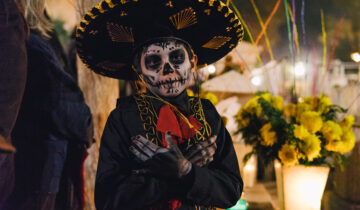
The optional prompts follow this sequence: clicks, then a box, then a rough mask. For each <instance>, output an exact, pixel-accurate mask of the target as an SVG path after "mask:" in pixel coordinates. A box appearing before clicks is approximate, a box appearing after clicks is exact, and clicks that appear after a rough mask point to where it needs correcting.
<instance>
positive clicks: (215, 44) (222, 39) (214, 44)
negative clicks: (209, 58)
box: [202, 36, 231, 50]
mask: <svg viewBox="0 0 360 210" xmlns="http://www.w3.org/2000/svg"><path fill="white" fill-rule="evenodd" d="M230 40H231V37H228V36H214V37H213V38H212V39H211V40H210V41H208V42H207V43H206V44H204V45H203V46H202V47H204V48H210V49H215V50H217V49H219V48H220V47H222V46H223V45H224V44H225V43H226V42H228V41H230Z"/></svg>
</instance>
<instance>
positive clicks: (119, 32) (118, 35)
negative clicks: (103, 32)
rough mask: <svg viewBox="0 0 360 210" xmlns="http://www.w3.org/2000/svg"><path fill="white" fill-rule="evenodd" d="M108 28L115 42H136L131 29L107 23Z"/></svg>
mask: <svg viewBox="0 0 360 210" xmlns="http://www.w3.org/2000/svg"><path fill="white" fill-rule="evenodd" d="M106 28H107V30H108V32H109V36H110V37H111V40H112V41H113V42H134V36H133V32H132V28H131V27H128V26H122V25H118V24H116V23H107V25H106Z"/></svg>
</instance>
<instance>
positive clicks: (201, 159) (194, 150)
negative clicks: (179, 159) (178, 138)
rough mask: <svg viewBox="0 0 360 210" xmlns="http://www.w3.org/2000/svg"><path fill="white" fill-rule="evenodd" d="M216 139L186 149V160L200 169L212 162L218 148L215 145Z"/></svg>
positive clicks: (212, 138)
mask: <svg viewBox="0 0 360 210" xmlns="http://www.w3.org/2000/svg"><path fill="white" fill-rule="evenodd" d="M216 138H217V136H212V137H210V138H209V139H208V140H206V141H202V142H200V143H198V144H194V145H190V146H189V147H188V148H187V149H186V152H185V158H186V159H188V160H189V161H190V162H191V163H192V164H195V165H197V166H199V167H203V166H205V165H206V164H208V163H210V162H212V161H213V160H214V154H215V151H216V148H217V147H216V143H215V142H216Z"/></svg>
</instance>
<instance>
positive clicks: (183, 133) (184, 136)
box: [156, 104, 201, 147]
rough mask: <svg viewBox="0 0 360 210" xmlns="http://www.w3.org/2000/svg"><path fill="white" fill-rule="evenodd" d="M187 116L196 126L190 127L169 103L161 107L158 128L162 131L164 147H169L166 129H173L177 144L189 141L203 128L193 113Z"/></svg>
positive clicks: (172, 132)
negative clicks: (166, 139)
mask: <svg viewBox="0 0 360 210" xmlns="http://www.w3.org/2000/svg"><path fill="white" fill-rule="evenodd" d="M187 118H188V120H189V122H190V123H191V124H192V125H193V126H194V128H190V126H189V124H188V123H187V122H186V121H185V120H184V119H183V118H181V117H179V116H177V115H176V114H175V112H174V111H173V110H172V109H171V107H170V106H169V105H168V104H165V105H163V106H162V107H161V109H160V112H159V118H158V121H157V125H156V130H157V131H159V132H160V133H161V136H162V146H163V147H167V143H166V141H165V133H166V131H171V135H172V136H173V140H174V142H175V143H176V144H181V143H183V142H184V141H187V140H188V139H190V138H192V137H193V136H194V135H195V134H196V133H197V131H198V130H199V129H200V128H201V124H200V123H199V121H197V120H196V119H195V118H194V117H193V116H192V115H190V116H188V117H187Z"/></svg>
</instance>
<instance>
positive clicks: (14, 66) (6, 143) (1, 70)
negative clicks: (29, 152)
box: [0, 0, 28, 209]
mask: <svg viewBox="0 0 360 210" xmlns="http://www.w3.org/2000/svg"><path fill="white" fill-rule="evenodd" d="M27 33H28V29H27V26H26V23H25V20H24V17H23V15H22V14H21V12H20V10H19V8H18V7H17V5H16V2H14V0H1V1H0V195H1V196H0V209H2V205H3V203H4V201H5V200H6V199H7V197H8V195H9V194H10V193H11V191H12V188H13V182H14V159H13V158H14V152H15V147H14V146H13V145H12V143H11V131H12V129H13V126H14V124H15V120H16V117H17V114H18V111H19V108H20V104H21V99H22V95H23V92H24V88H25V82H26V65H27V57H26V49H25V39H26V37H27Z"/></svg>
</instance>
